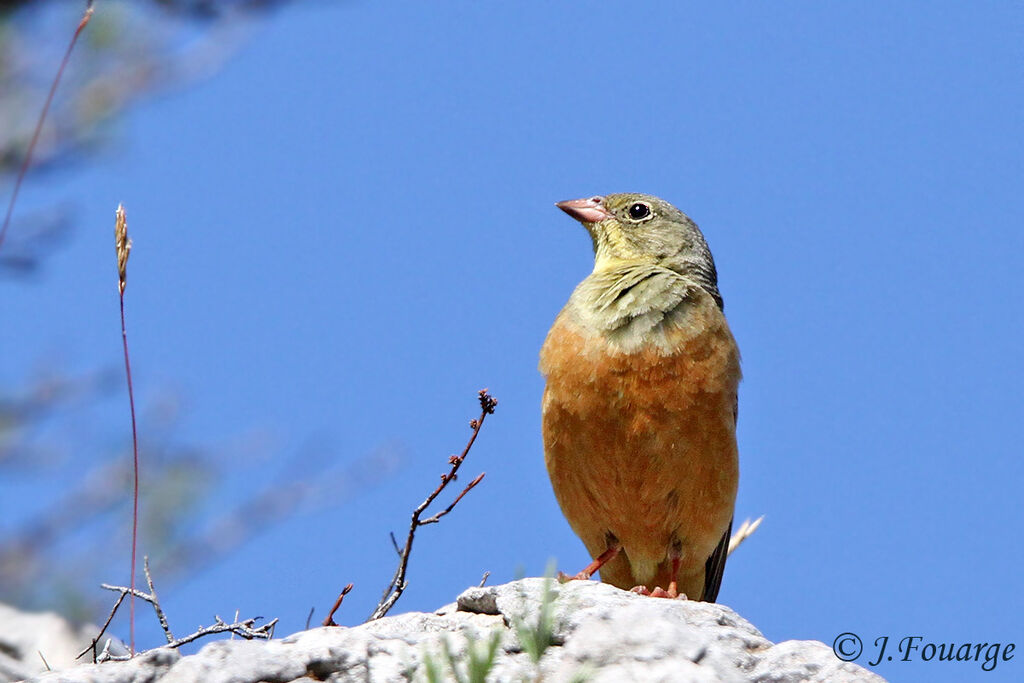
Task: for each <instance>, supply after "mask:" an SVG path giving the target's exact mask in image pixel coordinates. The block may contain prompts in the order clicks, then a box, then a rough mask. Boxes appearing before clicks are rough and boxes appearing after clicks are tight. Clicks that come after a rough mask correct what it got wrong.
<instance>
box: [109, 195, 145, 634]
mask: <svg viewBox="0 0 1024 683" xmlns="http://www.w3.org/2000/svg"><path fill="white" fill-rule="evenodd" d="M114 246H115V247H116V249H117V291H118V294H119V298H120V300H121V346H122V349H123V350H124V373H125V376H126V377H127V378H128V406H129V408H130V409H131V417H132V473H133V475H134V481H133V485H132V560H131V562H132V566H131V574H130V580H129V583H128V585H129V586H130V587H131V593H130V596H131V597H130V599H129V601H128V602H129V610H128V612H129V617H128V633H129V636H128V647H129V652H131V653H132V654H135V552H136V548H137V547H138V536H139V435H138V428H137V424H136V420H135V390H134V389H133V388H132V364H131V360H130V359H129V357H128V327H127V325H126V324H125V317H124V290H125V287H127V285H128V256H129V255H130V254H131V252H132V240H131V238H130V237H128V218H127V216H126V215H125V212H124V205H123V204H118V205H117V211H116V212H115V213H114ZM115 609H116V608H115Z"/></svg>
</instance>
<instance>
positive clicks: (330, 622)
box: [306, 583, 352, 628]
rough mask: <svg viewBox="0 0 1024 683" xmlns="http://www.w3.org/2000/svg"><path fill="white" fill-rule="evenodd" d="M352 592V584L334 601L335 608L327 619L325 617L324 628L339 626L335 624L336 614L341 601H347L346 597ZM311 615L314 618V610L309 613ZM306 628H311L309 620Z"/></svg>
mask: <svg viewBox="0 0 1024 683" xmlns="http://www.w3.org/2000/svg"><path fill="white" fill-rule="evenodd" d="M350 590H352V584H351V583H350V584H348V585H347V586H345V587H344V588H342V589H341V593H339V594H338V599H337V600H335V601H334V607H332V608H331V611H330V612H328V613H327V616H326V617H324V621H323V624H321V625H322V626H337V624H336V623H334V613H335V612H337V611H338V608H339V607H341V601H342V600H344V599H345V596H346V595H348V592H349V591H350ZM309 615H310V616H313V612H312V610H311V611H310V612H309ZM306 627H307V628H309V619H307V620H306Z"/></svg>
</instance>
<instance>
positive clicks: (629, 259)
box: [555, 192, 718, 299]
mask: <svg viewBox="0 0 1024 683" xmlns="http://www.w3.org/2000/svg"><path fill="white" fill-rule="evenodd" d="M555 206H557V207H558V208H560V209H561V210H562V211H565V212H566V213H567V214H569V215H570V216H572V217H573V218H575V219H576V220H578V221H579V222H580V223H582V224H583V227H585V228H586V229H587V232H589V233H590V237H591V239H592V240H593V241H594V272H599V271H603V270H608V269H612V268H618V267H622V266H628V265H630V264H634V263H635V264H638V265H639V264H645V265H655V266H661V267H663V268H668V269H669V270H673V271H676V272H677V273H680V274H681V275H684V276H687V277H690V278H692V279H694V280H696V281H697V282H698V283H699V284H700V285H702V286H704V287H705V288H706V289H708V290H709V291H713V292H714V294H715V296H716V299H717V298H718V297H717V293H718V274H717V272H716V271H715V262H714V259H712V257H711V251H710V250H709V249H708V245H707V242H705V241H704V235H702V234H701V231H700V229H699V228H698V227H697V224H696V223H694V222H693V221H692V220H690V217H689V216H687V215H686V214H685V213H683V212H682V211H680V210H679V209H677V208H676V207H674V206H672V205H671V204H669V203H668V202H666V201H665V200H664V199H659V198H658V197H654V196H652V195H649V194H639V193H632V192H627V193H622V194H610V195H605V196H603V197H602V196H596V197H589V198H587V199H572V200H569V201H565V202H558V203H557V204H556V205H555Z"/></svg>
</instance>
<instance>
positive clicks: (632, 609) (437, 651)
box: [36, 579, 883, 683]
mask: <svg viewBox="0 0 1024 683" xmlns="http://www.w3.org/2000/svg"><path fill="white" fill-rule="evenodd" d="M546 590H550V591H552V592H553V594H554V599H553V601H551V603H550V609H551V613H550V617H551V618H550V627H549V630H550V645H549V646H547V647H546V648H544V649H543V651H542V653H540V655H539V657H538V659H537V661H534V657H533V656H531V654H530V653H529V652H527V649H528V648H525V647H524V644H523V643H522V642H520V634H522V633H524V631H523V630H522V628H523V625H524V624H525V625H536V623H537V619H538V616H539V613H540V612H541V607H542V604H543V596H544V594H545V591H546ZM517 627H518V628H517ZM496 631H497V632H499V633H500V641H499V642H500V644H499V647H498V648H497V655H496V657H495V659H494V663H493V666H492V667H491V668H490V672H489V674H488V676H487V680H488V681H545V682H546V683H554V682H561V681H577V680H587V681H594V682H596V683H603V682H608V683H611V682H613V681H615V682H619V681H693V682H703V681H708V682H710V681H725V682H731V681H736V682H740V681H759V682H761V681H764V682H767V681H777V682H780V683H786V682H790V681H793V682H795V681H822V682H824V681H828V682H830V683H831V682H836V683H844V682H853V681H865V682H873V683H878V682H881V681H883V679H882V678H881V677H879V676H877V675H876V674H874V673H871V672H869V671H867V670H866V669H864V668H862V667H859V666H857V665H855V664H851V663H847V662H842V661H840V660H838V659H837V658H836V656H835V655H834V654H833V653H832V650H831V648H829V647H828V646H826V645H824V644H823V643H820V642H817V641H786V642H783V643H779V644H774V643H772V642H770V641H768V640H767V639H765V638H764V636H762V635H761V633H760V632H759V631H758V630H757V629H756V628H754V626H753V625H751V624H750V623H749V622H747V621H746V620H745V619H743V618H742V617H740V616H739V615H738V614H736V613H735V612H734V611H733V610H731V609H730V608H728V607H726V606H724V605H717V604H709V603H703V602H690V601H683V600H665V599H657V598H647V597H643V596H639V595H635V594H633V593H628V592H626V591H622V590H619V589H617V588H614V587H612V586H609V585H606V584H602V583H597V582H593V581H573V582H570V583H567V584H564V585H563V584H558V583H553V582H551V581H550V580H547V579H522V580H520V581H515V582H512V583H508V584H504V585H500V586H490V587H486V588H471V589H469V590H467V591H465V592H464V593H462V595H460V596H459V597H458V600H457V601H456V602H455V603H452V604H450V605H446V606H445V607H442V608H441V609H439V610H437V611H436V612H434V613H431V614H426V613H418V612H413V613H408V614H399V615H396V616H392V617H386V618H384V619H380V620H377V621H373V622H370V623H367V624H363V625H361V626H356V627H352V628H345V627H320V628H314V629H311V630H309V631H302V632H299V633H296V634H294V635H291V636H288V637H287V638H283V639H277V640H272V641H269V642H258V641H240V640H223V641H218V642H215V643H211V644H209V645H207V646H205V647H203V648H202V649H201V650H200V651H199V652H198V653H196V654H194V655H189V656H184V657H183V656H180V655H179V654H178V653H177V652H174V651H170V650H166V649H159V650H153V651H151V652H149V653H146V654H145V655H142V656H139V657H136V658H135V659H134V660H132V661H128V662H107V663H104V664H99V665H94V664H87V665H81V666H77V667H73V668H69V669H64V670H61V671H56V672H52V673H48V674H44V675H42V676H40V677H39V678H38V679H36V680H39V681H46V682H48V683H52V682H56V681H66V682H68V683H85V682H96V683H129V682H132V683H141V682H143V681H146V682H149V681H152V682H156V681H159V682H160V683H184V682H186V681H188V682H192V681H204V682H208V683H228V682H231V683H245V682H247V681H252V682H253V683H255V682H256V681H275V682H280V683H285V682H289V681H303V682H305V681H328V680H329V681H336V682H345V681H352V682H355V681H360V682H364V681H372V682H374V683H385V682H387V683H390V682H392V681H394V682H399V681H402V682H405V681H427V680H428V669H430V668H432V669H433V671H434V672H438V671H440V672H441V674H442V675H443V676H444V677H445V680H455V678H454V677H453V676H452V671H451V668H450V667H451V665H452V664H454V665H455V666H456V667H457V668H458V669H459V672H460V674H461V675H462V678H465V679H466V680H469V677H468V676H467V667H468V666H469V661H470V659H471V658H470V650H471V649H473V653H474V654H475V655H477V656H479V652H480V645H481V644H486V642H488V641H489V639H490V638H491V637H492V635H493V634H494V633H495V632H496ZM485 649H486V648H485ZM446 652H447V653H448V654H446ZM534 654H537V653H536V652H534Z"/></svg>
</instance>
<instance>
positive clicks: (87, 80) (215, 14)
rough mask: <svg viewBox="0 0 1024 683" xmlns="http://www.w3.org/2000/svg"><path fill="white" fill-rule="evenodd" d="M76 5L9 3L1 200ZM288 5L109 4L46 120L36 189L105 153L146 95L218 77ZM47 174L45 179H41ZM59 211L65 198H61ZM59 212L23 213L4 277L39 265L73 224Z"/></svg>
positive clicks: (1, 66) (1, 110)
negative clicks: (46, 248) (260, 25)
mask: <svg viewBox="0 0 1024 683" xmlns="http://www.w3.org/2000/svg"><path fill="white" fill-rule="evenodd" d="M86 4H87V3H86V2H84V1H83V2H71V1H69V0H29V1H20V2H11V1H7V2H3V1H0V193H3V194H5V193H7V192H9V191H10V187H11V185H12V183H13V180H14V176H15V174H16V173H17V172H18V170H19V168H20V167H21V164H22V162H23V160H24V158H25V152H26V150H27V148H28V145H29V141H30V140H31V139H32V133H33V131H34V129H35V126H36V124H37V121H38V117H39V113H40V110H41V108H42V105H43V102H44V101H45V99H46V94H47V92H48V91H49V89H50V86H51V84H52V82H53V78H54V75H55V74H56V71H57V67H58V66H59V64H60V61H61V58H62V56H63V54H64V51H65V50H66V49H67V45H68V41H70V39H71V35H72V34H73V32H74V29H75V27H76V26H77V25H78V22H79V20H80V18H81V16H82V13H83V11H84V9H85V7H86ZM284 4H286V2H285V0H260V1H256V0H218V1H216V2H214V1H209V2H205V1H201V0H191V1H188V2H183V1H175V0H149V1H143V0H134V1H131V2H124V1H121V2H118V1H114V0H101V1H99V2H96V3H95V4H94V8H95V13H94V14H93V17H92V20H91V21H90V22H89V25H88V27H87V29H86V30H85V31H84V32H83V33H82V36H81V38H80V40H79V41H78V44H77V45H76V46H75V51H74V54H73V55H72V59H71V61H70V63H69V64H68V67H67V71H66V72H65V74H64V78H63V80H62V82H61V84H60V87H59V88H58V90H57V94H56V98H55V100H54V104H53V107H52V108H51V110H50V114H49V116H48V117H47V119H46V121H45V122H44V125H43V128H42V131H41V134H40V137H39V142H38V144H37V146H36V148H35V152H34V154H33V159H32V168H31V172H30V176H29V179H28V180H29V182H30V183H36V184H38V182H40V178H41V177H42V178H45V172H46V171H50V170H56V169H66V168H69V167H72V166H74V165H75V164H78V163H83V162H85V161H87V160H88V159H90V158H93V157H95V156H96V155H98V154H101V153H102V152H103V151H104V150H105V149H106V148H108V147H109V146H110V143H111V142H112V141H113V140H114V139H115V138H116V122H117V120H118V118H119V116H120V115H121V114H122V113H124V111H125V110H126V109H127V108H128V107H130V106H131V105H132V104H134V103H136V102H137V101H139V100H141V99H142V98H145V97H149V96H152V95H154V94H158V93H162V92H167V91H168V90H172V89H174V88H181V87H184V86H187V85H190V84H192V83H195V82H196V81H198V80H200V79H202V78H205V77H208V76H210V75H212V74H214V73H216V72H217V71H218V70H219V69H220V68H221V67H222V66H223V65H224V63H225V62H226V61H227V60H228V59H229V58H230V57H231V56H232V55H234V54H236V53H237V51H238V50H239V49H241V48H242V47H244V45H245V44H246V43H247V42H248V39H249V37H250V35H251V33H252V28H253V27H254V26H255V25H256V23H257V22H259V21H260V20H263V19H264V18H265V17H266V16H268V14H269V12H270V10H272V9H275V8H277V7H280V6H282V5H284ZM41 174H43V175H42V176H41ZM55 204H56V201H55ZM67 218H68V217H67V216H66V215H64V214H61V213H58V212H36V213H35V214H34V215H33V216H32V217H31V218H29V219H25V218H23V217H21V214H19V213H17V212H16V215H15V221H14V224H13V225H12V226H11V229H10V232H9V234H8V239H9V240H10V241H11V242H13V245H12V244H10V243H8V246H5V248H4V249H3V250H2V251H0V275H6V276H10V275H11V271H14V275H15V276H17V275H23V274H27V273H31V272H34V271H36V270H37V269H38V267H39V261H40V257H41V251H40V249H39V247H40V246H41V245H42V244H47V245H50V246H52V241H51V238H53V237H59V236H61V235H62V234H63V233H64V232H66V231H67V230H68V229H69V228H70V227H71V226H72V223H71V222H70V221H69V220H67Z"/></svg>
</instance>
